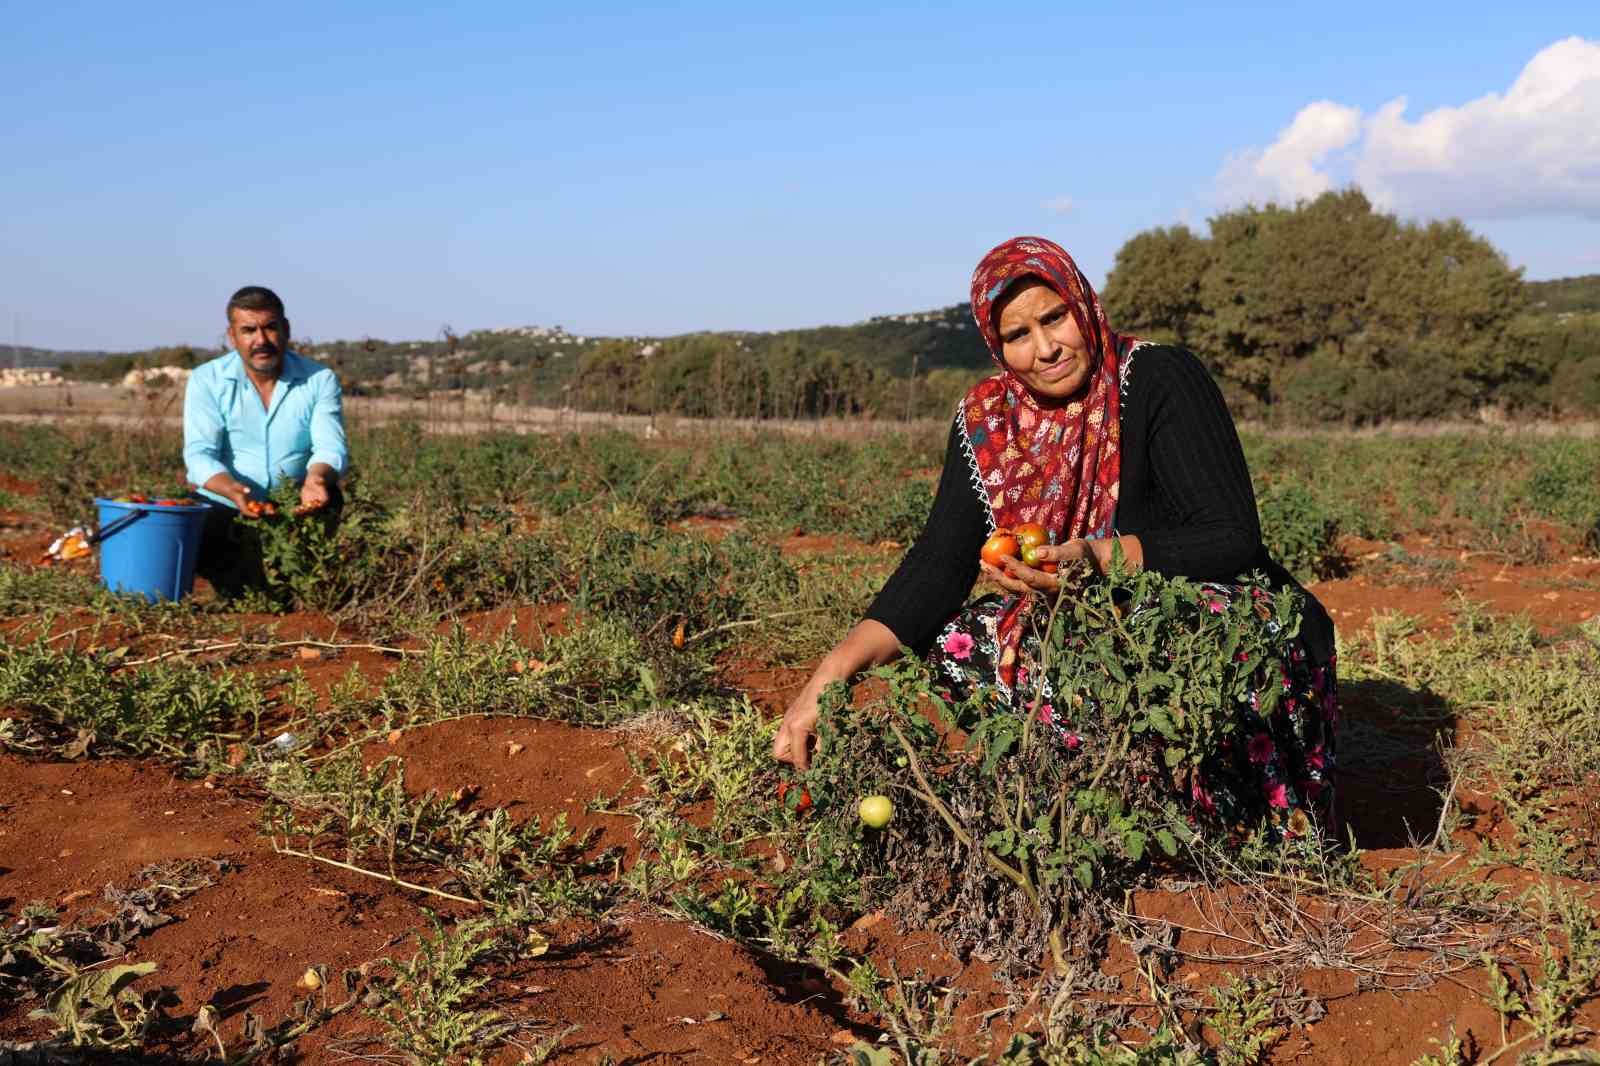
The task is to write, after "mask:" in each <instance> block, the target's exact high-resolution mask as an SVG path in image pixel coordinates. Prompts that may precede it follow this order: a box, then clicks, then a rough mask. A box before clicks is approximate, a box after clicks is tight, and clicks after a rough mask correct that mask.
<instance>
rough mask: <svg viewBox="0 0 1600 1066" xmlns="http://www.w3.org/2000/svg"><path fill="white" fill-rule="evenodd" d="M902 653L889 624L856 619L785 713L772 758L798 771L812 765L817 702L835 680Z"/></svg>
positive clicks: (879, 663) (773, 742)
mask: <svg viewBox="0 0 1600 1066" xmlns="http://www.w3.org/2000/svg"><path fill="white" fill-rule="evenodd" d="M899 654H900V638H899V637H896V636H895V635H894V633H893V632H891V631H890V629H889V627H888V626H885V625H884V624H883V623H881V622H875V621H872V620H871V619H864V620H862V621H860V622H857V623H856V625H855V627H854V628H853V629H851V630H850V632H848V633H846V634H845V637H844V639H843V640H841V641H840V642H839V643H838V645H837V646H836V647H835V648H834V649H833V650H832V651H830V652H829V653H828V654H827V656H826V657H824V658H823V660H822V662H820V663H818V664H817V669H816V671H815V672H814V673H813V674H812V675H811V677H810V678H809V679H808V680H807V681H806V685H805V688H803V689H801V690H800V692H799V693H798V694H797V695H796V696H795V698H794V699H793V700H792V701H791V702H790V703H789V709H788V710H786V711H784V712H783V721H782V722H781V723H779V725H778V735H777V736H775V737H773V738H772V757H773V758H774V759H777V760H778V761H779V762H786V763H788V764H789V765H790V766H793V767H794V768H795V769H796V770H808V769H810V768H811V749H812V742H813V741H814V740H815V739H816V736H817V701H818V700H819V699H821V698H822V690H823V689H825V688H827V687H828V686H829V685H831V684H833V683H834V682H835V681H849V680H850V678H852V677H854V676H855V675H856V674H857V673H859V672H860V671H862V670H865V669H867V668H868V667H870V666H879V665H881V664H883V663H886V662H888V661H889V660H891V659H893V658H894V657H895V656H897V655H899Z"/></svg>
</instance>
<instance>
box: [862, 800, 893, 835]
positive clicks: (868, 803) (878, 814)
mask: <svg viewBox="0 0 1600 1066" xmlns="http://www.w3.org/2000/svg"><path fill="white" fill-rule="evenodd" d="M856 813H857V814H859V815H861V820H862V821H863V822H865V823H866V824H867V825H868V826H869V827H871V828H873V829H882V828H883V827H884V826H886V825H888V824H889V819H890V818H893V817H894V803H893V802H891V801H890V799H889V797H888V796H868V797H867V798H866V799H864V800H862V801H861V806H860V807H859V808H857V811H856Z"/></svg>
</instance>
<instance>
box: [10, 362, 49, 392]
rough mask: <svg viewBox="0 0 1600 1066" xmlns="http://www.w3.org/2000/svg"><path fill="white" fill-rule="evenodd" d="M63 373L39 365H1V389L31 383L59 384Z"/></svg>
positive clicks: (25, 385)
mask: <svg viewBox="0 0 1600 1066" xmlns="http://www.w3.org/2000/svg"><path fill="white" fill-rule="evenodd" d="M59 384H61V375H60V374H58V373H56V372H55V371H54V370H45V369H41V368H38V367H27V366H25V367H0V389H20V388H25V387H27V386H29V385H59Z"/></svg>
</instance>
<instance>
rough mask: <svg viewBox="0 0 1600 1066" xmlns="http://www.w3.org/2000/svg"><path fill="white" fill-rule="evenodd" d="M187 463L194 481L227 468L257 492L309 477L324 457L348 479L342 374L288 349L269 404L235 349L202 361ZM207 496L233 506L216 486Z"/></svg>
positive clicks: (188, 421)
mask: <svg viewBox="0 0 1600 1066" xmlns="http://www.w3.org/2000/svg"><path fill="white" fill-rule="evenodd" d="M183 462H184V466H185V467H187V468H188V476H189V480H190V481H191V482H192V483H193V484H195V485H196V486H200V485H204V484H205V483H206V482H207V481H209V480H211V478H213V477H215V476H216V475H217V474H220V473H223V472H227V473H229V474H232V475H233V476H234V477H235V478H237V479H238V480H239V481H241V482H243V483H244V484H245V485H246V486H248V487H249V489H250V495H251V496H252V497H255V498H264V497H265V496H266V493H267V492H268V491H269V490H270V489H272V487H273V486H275V485H277V484H278V483H279V482H282V481H293V482H295V483H296V484H298V483H300V482H302V481H304V480H305V477H306V467H308V466H310V465H311V464H312V463H326V464H328V465H329V466H330V467H332V468H333V469H334V470H335V471H336V472H337V473H338V474H339V475H340V476H341V477H342V476H343V475H344V473H345V470H346V468H347V467H348V466H349V465H350V448H349V445H348V444H347V443H346V442H345V436H344V401H343V395H342V393H341V391H340V389H339V379H338V377H337V376H335V374H334V372H333V371H331V370H329V369H328V368H327V367H325V366H322V365H321V364H319V363H314V362H312V361H311V360H310V359H307V358H305V357H304V356H302V355H299V354H297V353H295V352H292V351H289V352H285V353H284V355H283V371H282V373H281V374H279V375H278V380H277V382H276V383H275V384H274V385H273V387H272V402H271V403H270V404H268V405H267V406H265V407H263V406H262V404H261V394H260V393H258V392H257V391H256V387H255V385H253V384H252V383H251V381H250V379H249V377H247V376H246V375H245V368H244V360H243V359H241V358H240V357H239V353H238V352H237V351H230V352H229V353H228V354H226V355H223V356H219V357H218V358H216V359H213V360H211V361H210V362H208V363H202V364H201V365H200V366H197V367H195V370H194V373H192V374H190V375H189V385H188V388H187V389H186V390H185V392H184V396H183ZM202 491H204V490H202ZM206 495H207V496H208V497H210V498H211V499H213V500H216V501H218V502H219V503H225V504H227V505H228V506H230V507H231V506H233V503H232V501H230V500H225V499H223V498H222V497H221V496H218V495H217V494H216V493H214V492H206Z"/></svg>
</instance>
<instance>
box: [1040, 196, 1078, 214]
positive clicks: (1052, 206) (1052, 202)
mask: <svg viewBox="0 0 1600 1066" xmlns="http://www.w3.org/2000/svg"><path fill="white" fill-rule="evenodd" d="M1044 209H1045V210H1046V211H1048V212H1050V213H1051V214H1052V215H1064V214H1066V213H1067V212H1068V211H1071V210H1072V197H1070V196H1056V197H1053V198H1051V199H1049V200H1046V201H1045V202H1044Z"/></svg>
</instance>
